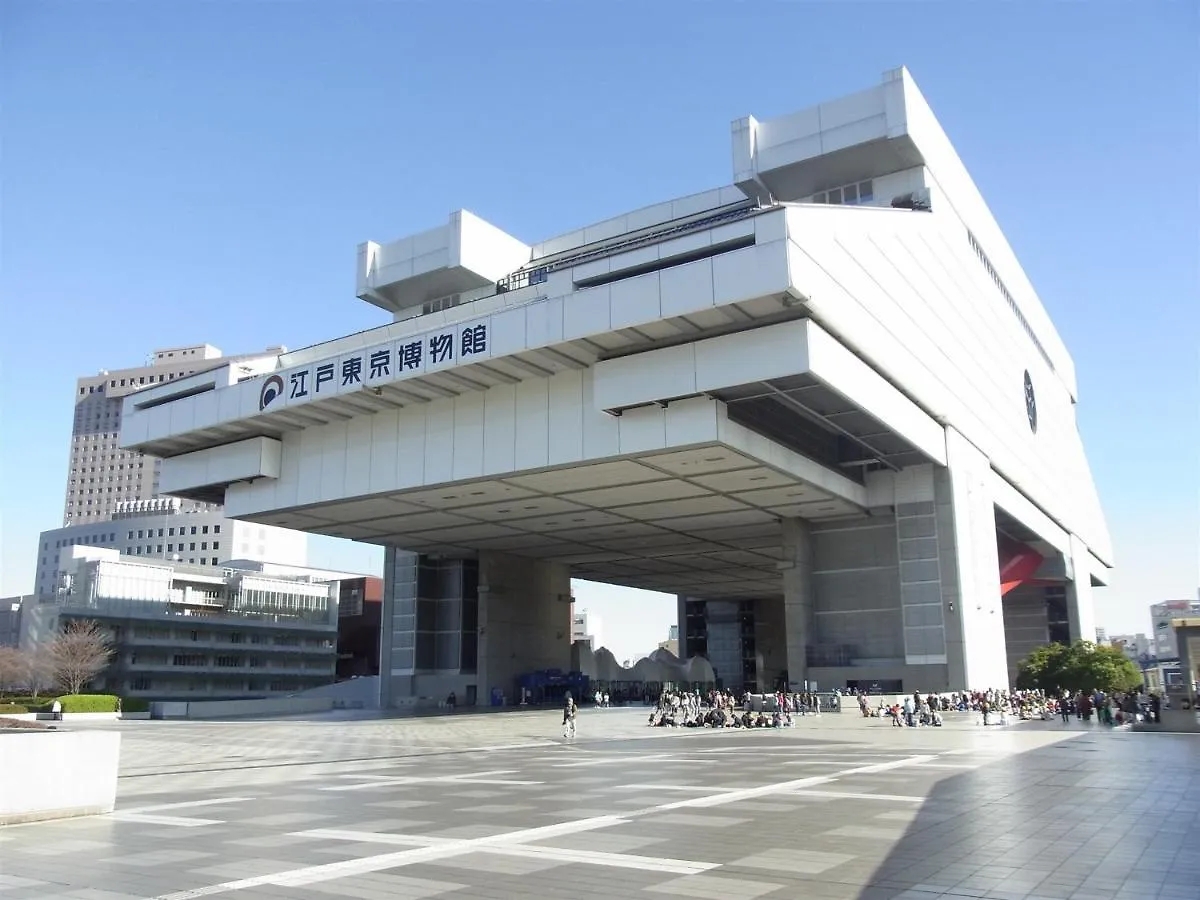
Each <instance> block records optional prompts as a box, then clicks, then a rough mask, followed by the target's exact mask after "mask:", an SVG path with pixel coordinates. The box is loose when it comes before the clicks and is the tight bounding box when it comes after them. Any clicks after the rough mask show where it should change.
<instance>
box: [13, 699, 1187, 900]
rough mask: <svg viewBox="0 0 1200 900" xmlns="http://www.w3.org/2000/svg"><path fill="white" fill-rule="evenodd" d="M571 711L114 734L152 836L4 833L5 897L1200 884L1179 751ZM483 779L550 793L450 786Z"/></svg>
mask: <svg viewBox="0 0 1200 900" xmlns="http://www.w3.org/2000/svg"><path fill="white" fill-rule="evenodd" d="M556 715H557V714H556V711H547V712H541V711H527V712H513V713H501V714H495V715H467V714H462V713H460V714H458V715H456V716H454V717H431V718H422V719H402V718H396V717H379V716H374V715H368V714H358V715H347V714H334V715H329V716H317V717H313V718H312V719H310V720H304V721H299V720H278V721H261V722H255V721H239V722H228V723H170V722H141V723H139V722H132V723H119V724H118V725H112V726H108V725H98V726H95V727H97V728H101V729H103V728H110V727H111V728H119V730H120V731H121V732H122V734H123V741H122V763H121V765H122V775H123V777H122V778H121V781H120V784H119V789H118V810H119V811H120V812H126V813H127V812H128V811H129V810H134V809H147V808H156V810H155V809H147V811H146V812H145V813H144V814H145V815H154V816H158V817H160V820H159V821H157V822H155V823H150V822H147V821H136V820H132V819H130V820H122V819H121V818H120V816H119V815H118V816H115V817H93V818H88V819H77V820H68V821H60V822H47V823H40V824H36V825H29V826H21V827H15V828H10V829H0V848H2V849H0V854H2V861H0V870H2V871H3V874H2V875H0V900H26V898H29V900H33V898H37V900H48V898H53V897H72V898H75V900H78V898H80V897H85V896H91V897H93V898H104V900H112V898H114V897H118V898H121V900H128V898H130V897H139V898H156V897H162V896H164V895H170V894H172V893H173V892H177V891H186V890H190V889H198V890H202V891H204V892H205V895H207V896H214V897H222V896H224V895H228V896H229V898H230V900H241V898H248V900H255V898H261V900H267V898H270V900H329V898H330V897H338V896H341V897H354V898H360V900H384V898H396V897H401V898H404V897H412V898H422V897H442V896H446V897H447V898H458V897H462V898H464V900H465V898H476V900H481V898H487V900H517V898H522V900H523V898H529V897H533V898H536V900H558V898H562V900H611V898H612V897H618V896H619V897H637V896H645V897H651V896H655V895H658V896H679V897H696V898H705V897H714V896H716V897H721V898H722V900H724V898H729V900H739V898H754V897H766V898H779V900H783V898H788V900H791V898H797V897H804V898H811V900H894V898H898V897H903V898H905V900H933V898H937V900H965V898H967V897H981V898H985V900H1017V898H1022V900H1030V898H1042V900H1046V898H1054V900H1076V898H1080V900H1083V898H1086V900H1108V898H1111V900H1195V897H1196V893H1195V885H1196V884H1197V883H1200V861H1197V860H1196V859H1195V858H1194V855H1193V854H1192V853H1191V850H1192V848H1194V847H1195V846H1196V844H1197V840H1198V838H1200V772H1197V767H1196V766H1195V765H1194V759H1195V743H1194V739H1190V738H1188V737H1186V736H1169V735H1144V736H1143V735H1132V734H1123V733H1119V732H1107V731H1101V730H1098V729H1095V728H1091V729H1085V728H1084V727H1083V726H1081V725H1074V724H1071V725H1068V726H1067V727H1065V728H1063V727H1060V726H1059V725H1058V724H1057V723H1025V724H1021V725H1014V726H1012V727H1010V728H1006V729H1003V730H1001V729H990V730H988V731H986V732H985V731H984V730H983V729H982V727H976V726H974V724H973V721H972V720H971V719H970V717H966V718H965V719H964V718H962V717H959V718H955V717H953V716H948V717H947V725H946V727H945V728H942V729H936V730H933V729H930V730H927V731H926V730H909V731H901V732H899V733H894V732H892V731H888V730H885V729H884V728H880V727H878V726H876V725H875V723H873V722H871V721H870V720H863V719H861V718H854V717H849V716H848V717H845V718H842V717H840V716H834V715H826V716H822V717H820V719H812V718H808V719H805V720H804V721H803V722H801V723H800V724H799V725H798V727H797V728H794V729H787V730H785V731H781V732H774V731H772V732H770V733H758V732H733V731H729V732H711V731H704V730H692V729H679V730H674V731H667V730H663V729H646V728H645V727H644V722H645V717H644V715H643V713H642V710H641V709H640V708H639V709H635V710H633V711H630V712H625V711H622V710H611V711H606V714H605V715H604V716H594V717H593V716H592V715H590V714H589V711H587V710H585V711H584V712H583V714H582V715H583V716H584V721H585V722H586V723H587V728H586V729H585V732H584V733H582V734H581V736H580V737H579V738H577V739H576V741H575V742H574V743H573V744H570V745H567V744H564V743H563V742H562V741H561V740H560V739H558V738H557V737H556V732H557V722H556ZM89 727H90V726H89ZM513 745H520V746H516V747H514V746H513ZM229 747H238V748H243V752H244V755H242V756H240V757H236V758H231V757H230V756H229V752H228V749H227V748H229ZM485 747H492V749H487V750H481V749H479V748H485ZM506 748H507V749H506ZM464 751H466V752H464ZM915 756H935V757H936V758H937V763H938V765H920V766H918V765H914V764H913V763H912V757H915ZM822 760H844V762H843V763H841V764H840V765H826V764H825V763H824V762H820V761H822ZM789 762H797V763H803V762H808V763H812V765H804V764H797V765H786V764H787V763H789ZM881 764H882V765H884V766H890V768H885V769H883V770H882V771H878V772H859V771H855V772H849V771H848V770H852V769H859V768H861V767H863V766H877V765H881ZM950 766H954V768H951V767H950ZM958 766H966V767H969V768H957V767H958ZM496 772H503V773H504V774H500V775H494V774H481V773H496ZM842 773H846V774H842ZM472 775H474V776H475V777H480V778H492V779H507V780H511V781H513V782H539V783H536V784H517V783H514V784H494V783H489V784H478V785H475V784H472V783H471V782H470V781H469V780H462V781H458V782H455V781H447V780H446V779H447V778H449V777H457V778H463V777H464V776H466V777H470V776H472ZM815 775H821V776H823V777H826V778H829V779H831V780H830V781H827V782H824V783H820V784H813V783H812V782H806V781H803V780H802V779H807V778H810V777H812V776H815ZM397 778H403V779H406V780H405V782H404V783H397V782H396V779H397ZM356 785H361V786H360V787H359V786H356ZM347 786H356V787H353V789H351V790H346V789H344V788H346V787H347ZM330 787H340V788H343V789H341V790H327V789H328V788H330ZM796 790H798V791H799V793H792V792H793V791H796ZM464 795H465V796H464ZM914 797H915V798H918V800H919V802H918V801H914V800H913V799H911V798H914ZM213 801H216V802H213ZM175 804H183V805H182V806H175ZM193 804H198V805H193ZM189 819H190V820H193V821H194V820H197V819H203V820H206V821H209V822H211V823H212V824H207V825H203V826H202V827H186V825H187V820H189Z"/></svg>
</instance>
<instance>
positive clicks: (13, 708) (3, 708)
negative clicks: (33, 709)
mask: <svg viewBox="0 0 1200 900" xmlns="http://www.w3.org/2000/svg"><path fill="white" fill-rule="evenodd" d="M27 712H29V707H27V706H22V705H21V704H19V703H0V716H3V715H5V714H6V713H7V714H14V713H27Z"/></svg>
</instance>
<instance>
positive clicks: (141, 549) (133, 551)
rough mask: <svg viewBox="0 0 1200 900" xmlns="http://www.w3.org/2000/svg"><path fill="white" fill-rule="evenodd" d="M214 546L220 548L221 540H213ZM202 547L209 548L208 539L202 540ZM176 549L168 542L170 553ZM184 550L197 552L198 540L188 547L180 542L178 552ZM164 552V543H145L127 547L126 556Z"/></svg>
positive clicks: (216, 548) (203, 548) (202, 548)
mask: <svg viewBox="0 0 1200 900" xmlns="http://www.w3.org/2000/svg"><path fill="white" fill-rule="evenodd" d="M152 547H153V548H154V549H153V550H151V548H152ZM212 548H213V549H214V550H220V549H221V542H220V541H213V542H212ZM200 549H201V550H207V549H208V541H201V542H200ZM176 550H177V548H176V547H175V545H174V544H167V552H168V553H175V552H176ZM184 550H189V551H191V552H193V553H195V552H196V542H195V541H192V542H191V544H190V545H189V546H187V547H184V545H183V544H180V545H179V547H178V552H179V553H182V552H183V551H184ZM162 552H163V545H162V544H145V545H141V546H136V547H134V546H130V547H126V548H125V555H126V556H147V555H150V554H151V553H154V554H161V553H162Z"/></svg>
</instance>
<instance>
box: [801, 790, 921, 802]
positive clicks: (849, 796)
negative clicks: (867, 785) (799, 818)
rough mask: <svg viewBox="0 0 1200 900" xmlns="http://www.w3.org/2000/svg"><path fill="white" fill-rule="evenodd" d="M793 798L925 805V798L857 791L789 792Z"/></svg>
mask: <svg viewBox="0 0 1200 900" xmlns="http://www.w3.org/2000/svg"><path fill="white" fill-rule="evenodd" d="M788 793H789V794H790V795H791V796H793V797H833V798H835V799H839V800H890V801H895V802H897V803H924V802H925V798H924V797H911V796H907V795H903V794H868V793H859V792H855V791H808V790H803V789H801V790H798V791H789V792H788Z"/></svg>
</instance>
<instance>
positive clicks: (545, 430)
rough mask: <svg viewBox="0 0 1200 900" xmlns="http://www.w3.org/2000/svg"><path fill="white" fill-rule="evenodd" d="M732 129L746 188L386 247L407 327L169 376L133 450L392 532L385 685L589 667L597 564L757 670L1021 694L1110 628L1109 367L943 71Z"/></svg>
mask: <svg viewBox="0 0 1200 900" xmlns="http://www.w3.org/2000/svg"><path fill="white" fill-rule="evenodd" d="M732 143H733V179H732V184H730V185H729V186H727V187H723V188H719V189H716V190H711V191H707V192H704V193H700V194H695V195H692V196H689V197H683V198H680V199H677V200H672V201H668V202H665V203H660V204H657V205H655V206H650V207H646V208H644V209H639V210H636V211H634V212H631V213H628V214H626V215H623V216H619V217H617V218H615V219H610V220H607V221H604V222H600V223H598V224H595V225H591V226H588V227H586V228H582V229H579V230H578V231H574V232H572V233H570V234H566V235H563V236H561V237H557V238H554V239H551V240H547V241H544V242H543V243H540V244H533V245H528V244H526V243H523V242H522V241H520V240H518V239H516V238H514V237H512V236H510V235H508V234H505V233H504V232H502V231H500V230H499V229H497V228H496V227H494V226H492V225H490V224H488V223H486V222H484V221H482V220H481V219H479V218H477V217H475V216H473V215H472V214H470V213H468V212H457V213H454V214H453V215H452V216H451V217H450V219H449V221H448V222H447V223H446V224H445V225H443V226H441V227H438V228H434V229H432V230H430V231H426V232H422V233H421V234H417V235H413V236H411V237H407V238H404V239H402V240H398V241H394V242H392V243H386V244H377V243H373V242H368V243H366V244H363V245H362V246H360V247H359V250H358V296H359V297H360V298H361V299H363V300H365V301H367V302H369V303H372V304H375V305H376V306H379V307H381V308H382V309H384V310H386V311H387V312H389V313H391V314H392V316H393V321H392V322H391V323H389V324H386V325H383V326H381V327H378V328H375V329H372V330H369V331H365V332H361V333H358V334H352V335H349V336H346V337H341V338H337V339H335V340H331V341H329V342H327V343H324V344H320V345H317V346H313V347H309V348H306V349H303V350H298V351H294V352H289V353H284V354H282V355H279V356H278V357H264V358H263V359H262V360H260V361H258V363H256V364H255V366H253V367H251V369H252V370H251V369H247V368H246V367H245V366H244V365H243V366H242V367H241V368H239V369H237V370H235V369H232V368H226V369H218V370H214V371H210V372H205V373H203V374H198V375H196V376H193V377H191V378H185V379H182V380H176V381H174V382H171V383H169V384H166V385H161V386H157V387H153V388H149V389H146V390H143V391H139V392H138V393H137V394H135V395H133V396H132V397H130V398H129V399H128V400H127V401H126V407H125V413H124V420H123V430H122V443H123V445H124V446H126V447H131V448H136V449H139V450H144V451H146V452H149V453H153V454H155V455H156V456H161V457H163V458H164V462H163V468H162V476H161V489H162V490H163V491H164V492H166V493H173V494H176V495H178V496H181V497H187V498H194V499H198V500H209V501H213V502H223V503H224V504H225V508H226V512H227V514H228V515H230V516H233V517H238V518H244V519H248V520H251V521H257V522H262V523H268V524H271V525H281V526H285V527H288V528H297V529H302V530H305V531H309V532H312V533H318V534H328V535H337V536H340V537H347V538H353V539H355V540H360V541H368V542H372V543H377V544H381V545H383V546H385V547H388V548H391V549H390V550H389V552H388V554H387V572H386V579H387V589H386V596H385V604H386V608H385V621H386V625H385V628H384V632H385V634H384V639H383V664H382V667H381V668H382V671H383V672H384V673H385V678H383V679H382V681H383V683H384V693H385V697H384V700H385V702H393V703H394V702H400V701H401V700H402V699H403V698H406V697H411V696H440V695H443V694H444V693H446V692H448V691H449V690H451V689H454V690H456V691H457V692H458V695H459V697H467V698H469V697H470V696H472V695H473V694H475V693H476V692H484V691H488V692H490V691H491V690H493V689H499V690H501V691H503V692H505V693H507V694H509V695H511V694H512V691H513V685H514V683H515V681H514V680H515V678H516V676H517V675H519V674H520V673H522V672H525V671H530V670H534V669H542V668H548V667H561V668H566V667H567V665H568V661H569V659H570V655H569V641H570V621H569V612H568V610H569V601H570V581H569V579H570V578H571V577H579V578H587V579H593V580H597V581H604V582H610V583H614V584H622V585H630V586H634V587H640V588H650V589H654V590H658V591H668V592H671V593H674V594H677V595H678V596H679V597H680V620H681V621H680V624H681V638H680V641H681V648H680V655H681V656H682V657H684V658H687V657H688V656H692V655H696V654H700V655H704V656H707V657H708V658H709V660H710V661H711V662H712V663H713V665H714V668H715V669H716V671H717V677H718V678H719V679H720V680H721V681H722V682H723V683H724V684H725V685H727V686H733V687H742V686H743V685H746V686H751V685H753V686H759V687H772V686H774V685H776V684H778V683H781V682H783V681H790V682H791V683H792V684H794V685H801V684H803V682H804V681H805V680H808V681H810V682H814V681H815V682H817V683H818V685H819V686H821V687H826V686H828V687H837V686H844V685H846V684H858V685H862V686H871V685H875V684H878V685H880V686H881V687H885V688H888V687H897V686H902V687H903V689H905V690H911V689H921V690H944V689H949V688H967V687H970V688H986V687H995V686H1003V685H1004V684H1006V683H1007V682H1008V680H1009V678H1010V671H1011V670H1012V668H1013V666H1014V664H1015V662H1016V661H1017V660H1018V659H1019V658H1020V657H1021V656H1022V655H1023V654H1024V653H1025V652H1027V651H1028V649H1030V648H1031V647H1032V646H1034V645H1036V644H1038V643H1043V642H1045V641H1046V640H1048V639H1050V638H1055V637H1056V638H1062V639H1066V638H1068V637H1080V636H1082V637H1092V636H1093V635H1094V626H1093V616H1092V598H1091V589H1092V587H1093V586H1094V585H1097V584H1103V583H1104V581H1105V577H1106V576H1105V573H1106V571H1107V569H1108V567H1109V566H1110V565H1111V550H1110V546H1109V538H1108V534H1107V531H1106V527H1105V524H1104V517H1103V514H1102V512H1101V509H1100V504H1099V502H1098V499H1097V496H1096V491H1095V488H1094V486H1093V484H1092V479H1091V475H1090V473H1089V470H1088V465H1087V461H1086V459H1085V457H1084V452H1083V447H1082V444H1081V441H1080V437H1079V432H1078V430H1077V425H1076V415H1075V403H1076V396H1077V390H1076V384H1075V373H1074V367H1073V364H1072V361H1071V358H1070V356H1069V355H1068V353H1067V351H1066V349H1065V347H1064V346H1063V343H1062V341H1061V340H1060V339H1059V336H1058V334H1057V332H1056V331H1055V328H1054V326H1053V324H1052V323H1051V322H1050V319H1049V317H1048V316H1047V314H1046V312H1045V310H1044V308H1043V307H1042V304H1041V303H1040V301H1039V300H1038V297H1037V295H1036V294H1035V292H1034V290H1033V288H1032V286H1031V285H1030V283H1029V280H1028V279H1027V278H1026V276H1025V274H1024V272H1023V271H1022V269H1021V266H1020V264H1019V263H1018V262H1017V260H1016V257H1015V256H1014V254H1013V251H1012V249H1011V248H1010V247H1009V245H1008V242H1007V241H1006V240H1005V238H1004V235H1003V234H1002V233H1001V231H1000V228H999V227H998V226H997V224H996V222H995V221H994V220H993V218H992V216H991V214H990V213H989V211H988V208H987V206H986V205H985V203H984V201H983V198H982V197H981V196H980V194H979V191H978V190H977V189H976V187H975V185H974V184H973V182H972V181H971V179H970V177H969V175H968V174H967V171H966V169H965V168H964V167H963V165H962V163H961V162H960V161H959V159H958V157H957V155H956V154H955V152H954V150H953V148H952V147H951V145H950V142H949V140H948V139H947V137H946V135H945V134H944V133H943V131H942V129H941V127H940V126H939V125H938V123H937V121H936V120H935V119H934V117H933V114H932V112H931V111H930V109H929V107H928V106H927V104H926V103H925V100H924V99H923V98H922V96H921V94H920V92H919V91H918V90H917V87H916V85H915V84H914V83H913V81H912V79H911V77H910V76H909V75H908V73H907V72H906V71H905V70H903V69H900V70H895V71H892V72H889V73H887V74H886V75H885V76H884V79H883V82H882V84H880V85H879V86H877V87H875V88H872V89H870V90H867V91H864V92H862V93H858V94H854V95H852V96H849V97H845V98H843V99H840V100H836V101H833V102H831V103H826V104H822V105H820V106H818V107H816V108H813V109H809V110H806V111H804V112H800V113H796V114H794V115H789V116H784V117H782V118H779V119H773V120H769V121H757V120H755V119H754V118H745V119H741V120H739V121H737V122H734V123H733V129H732ZM389 672H390V673H391V677H390V678H388V677H386V674H387V673H389Z"/></svg>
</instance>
